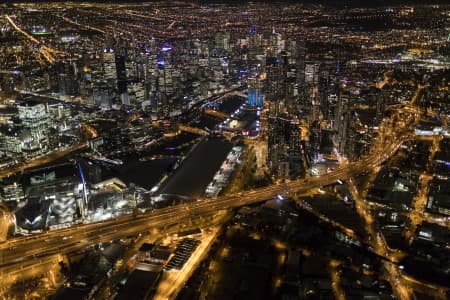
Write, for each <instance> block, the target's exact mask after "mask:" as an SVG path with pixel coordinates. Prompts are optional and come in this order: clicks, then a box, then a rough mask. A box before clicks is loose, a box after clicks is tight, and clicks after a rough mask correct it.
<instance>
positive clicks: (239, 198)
mask: <svg viewBox="0 0 450 300" xmlns="http://www.w3.org/2000/svg"><path fill="white" fill-rule="evenodd" d="M400 137H401V134H399V138H392V139H391V143H389V144H387V145H386V148H385V149H384V151H382V152H376V153H373V154H371V155H370V156H368V157H366V158H364V159H361V160H360V161H358V162H355V163H349V164H347V165H346V167H344V168H341V169H338V170H336V171H333V172H330V173H328V174H324V175H322V176H318V177H312V178H308V179H299V180H293V181H290V182H287V183H281V184H275V185H271V186H268V187H265V188H259V189H254V190H251V191H247V192H245V193H238V194H235V195H228V196H222V197H218V198H215V199H211V200H206V199H200V200H199V201H197V202H193V203H190V204H183V205H177V206H171V207H167V208H164V209H160V210H154V211H150V212H146V213H143V214H139V215H128V216H124V217H121V218H118V219H116V220H109V221H105V222H101V223H91V224H81V225H79V226H76V227H72V228H66V229H60V230H55V231H50V232H47V233H44V234H40V235H36V236H30V237H18V238H13V239H10V240H8V241H6V242H4V243H3V244H1V245H0V251H1V255H0V274H7V273H8V272H7V269H8V265H13V264H17V263H19V262H27V263H29V261H30V260H33V258H34V259H39V258H41V257H45V256H47V255H52V254H57V253H61V254H62V253H69V252H73V251H76V250H81V249H83V248H85V247H86V246H89V245H92V244H95V243H99V242H107V241H111V240H114V239H119V238H123V237H126V236H130V235H135V234H138V233H140V232H145V231H149V230H151V229H152V228H163V227H165V226H170V225H173V224H176V223H179V222H182V221H184V220H188V219H190V218H191V217H193V216H198V215H203V214H208V213H211V212H214V211H218V210H225V209H231V208H235V207H240V206H244V205H249V204H253V203H257V202H261V201H264V200H267V199H271V198H273V197H275V196H276V195H278V194H283V195H285V196H289V195H293V194H295V193H302V192H306V191H308V190H310V189H312V188H316V187H320V186H323V185H327V184H332V183H334V182H336V180H338V179H341V180H343V179H346V178H350V177H353V176H356V175H358V174H360V173H362V172H367V171H369V170H370V169H372V168H374V167H376V166H377V165H379V164H381V163H383V162H384V161H385V160H386V159H387V158H388V157H390V156H391V155H392V154H393V153H395V151H397V149H398V147H399V146H400V145H401V143H402V138H400ZM11 267H12V266H11ZM14 267H15V268H16V267H17V266H14Z"/></svg>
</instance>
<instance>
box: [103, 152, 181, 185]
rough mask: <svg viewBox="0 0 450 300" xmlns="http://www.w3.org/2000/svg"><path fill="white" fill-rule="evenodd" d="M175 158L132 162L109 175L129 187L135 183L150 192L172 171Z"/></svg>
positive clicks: (135, 160)
mask: <svg viewBox="0 0 450 300" xmlns="http://www.w3.org/2000/svg"><path fill="white" fill-rule="evenodd" d="M175 162H176V159H175V158H164V159H156V160H149V161H139V160H138V159H134V160H130V161H128V162H126V163H124V164H123V165H122V166H120V167H119V168H117V169H115V170H113V171H111V173H110V174H109V175H113V176H116V177H118V178H119V179H120V180H122V181H123V182H125V183H126V184H127V185H128V184H130V183H135V184H136V185H138V186H141V187H143V188H145V189H148V190H150V189H151V188H152V187H153V186H155V185H156V184H157V183H158V182H159V180H160V179H161V178H162V177H163V176H164V175H165V174H166V173H168V172H169V171H170V170H171V167H172V166H173V164H175Z"/></svg>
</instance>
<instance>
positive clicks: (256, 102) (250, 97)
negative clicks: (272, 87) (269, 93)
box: [247, 76, 263, 107]
mask: <svg viewBox="0 0 450 300" xmlns="http://www.w3.org/2000/svg"><path fill="white" fill-rule="evenodd" d="M247 104H248V105H250V106H257V107H262V106H263V93H262V84H261V81H260V79H259V77H258V76H257V77H256V78H251V79H249V84H248V94H247Z"/></svg>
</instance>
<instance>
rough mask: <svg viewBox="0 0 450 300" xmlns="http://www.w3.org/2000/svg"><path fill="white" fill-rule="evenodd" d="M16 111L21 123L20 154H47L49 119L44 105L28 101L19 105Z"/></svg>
mask: <svg viewBox="0 0 450 300" xmlns="http://www.w3.org/2000/svg"><path fill="white" fill-rule="evenodd" d="M18 110H19V119H20V120H21V121H22V139H23V140H22V141H23V146H22V152H23V153H24V154H25V155H26V156H36V155H39V154H42V153H45V152H47V150H48V146H49V134H48V132H49V129H50V125H51V119H50V115H49V114H48V112H47V109H46V107H45V105H44V104H42V103H37V102H31V101H29V102H26V103H22V104H20V105H19V106H18Z"/></svg>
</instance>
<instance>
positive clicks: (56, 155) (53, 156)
mask: <svg viewBox="0 0 450 300" xmlns="http://www.w3.org/2000/svg"><path fill="white" fill-rule="evenodd" d="M86 147H87V144H86V143H80V144H77V145H74V146H72V147H69V148H67V149H65V150H62V151H58V152H53V153H50V154H48V155H45V156H42V157H39V158H36V159H33V160H31V161H29V162H27V163H23V164H20V165H18V166H14V167H12V168H7V169H3V170H1V171H0V178H5V177H9V176H11V175H14V174H16V173H20V172H23V171H25V170H27V169H31V168H35V167H39V166H42V165H45V164H47V163H50V162H52V161H55V160H57V159H60V158H62V157H65V156H67V155H69V154H71V153H74V152H77V151H80V150H83V149H85V148H86Z"/></svg>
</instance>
